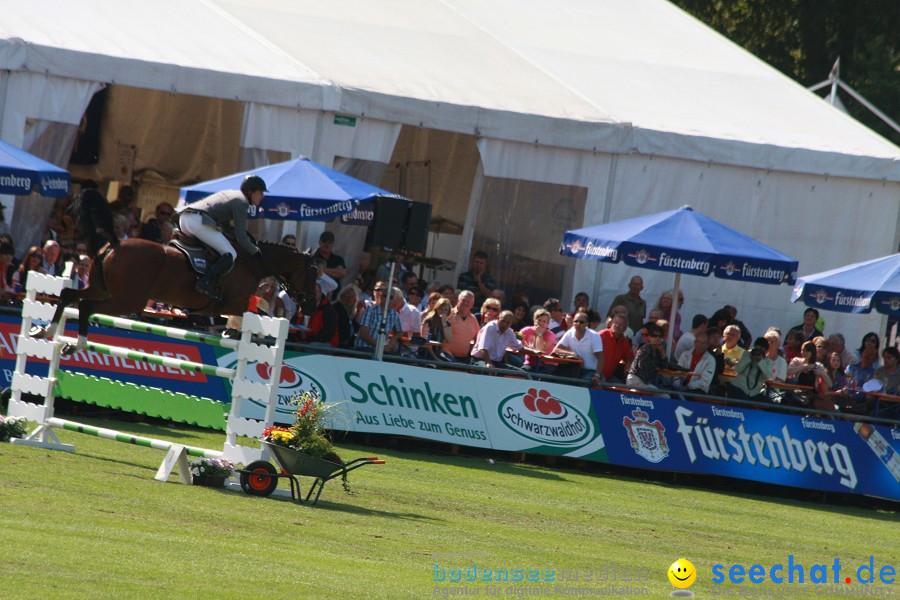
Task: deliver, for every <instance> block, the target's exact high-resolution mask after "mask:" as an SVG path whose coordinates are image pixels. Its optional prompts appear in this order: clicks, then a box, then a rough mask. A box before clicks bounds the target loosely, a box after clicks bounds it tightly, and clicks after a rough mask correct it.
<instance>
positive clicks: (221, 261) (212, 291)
mask: <svg viewBox="0 0 900 600" xmlns="http://www.w3.org/2000/svg"><path fill="white" fill-rule="evenodd" d="M233 262H234V259H233V258H231V255H230V254H223V255H222V256H220V257H219V258H217V259H216V262H214V263H213V264H211V265H210V266H209V269H207V270H206V273H204V274H203V277H201V278H200V279H198V280H197V283H196V284H195V285H194V289H195V290H197V291H198V292H200V293H201V294H206V295H207V296H209V297H210V298H212V299H213V300H221V299H222V297H221V295H220V294H218V293H217V292H216V283H217V282H218V280H219V277H221V276H222V274H223V273H225V272H226V271H227V270H228V269H230V268H231V264H232V263H233Z"/></svg>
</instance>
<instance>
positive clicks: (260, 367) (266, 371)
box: [256, 363, 272, 381]
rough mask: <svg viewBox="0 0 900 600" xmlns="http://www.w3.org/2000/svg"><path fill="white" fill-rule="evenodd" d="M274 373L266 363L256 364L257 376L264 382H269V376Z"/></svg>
mask: <svg viewBox="0 0 900 600" xmlns="http://www.w3.org/2000/svg"><path fill="white" fill-rule="evenodd" d="M271 373H272V367H270V366H269V365H267V364H266V363H256V374H257V375H259V376H260V377H261V378H262V379H263V380H265V381H268V380H269V375H270V374H271Z"/></svg>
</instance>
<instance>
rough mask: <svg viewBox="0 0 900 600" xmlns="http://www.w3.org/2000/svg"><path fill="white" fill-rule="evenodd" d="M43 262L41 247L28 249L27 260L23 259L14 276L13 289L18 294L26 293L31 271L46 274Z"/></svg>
mask: <svg viewBox="0 0 900 600" xmlns="http://www.w3.org/2000/svg"><path fill="white" fill-rule="evenodd" d="M43 261H44V253H43V251H41V248H40V246H32V247H31V248H29V249H28V252H26V253H25V258H23V259H22V263H21V264H20V265H19V268H18V269H17V270H16V272H15V273H13V276H12V287H13V289H14V290H15V291H16V292H24V291H25V286H26V285H28V273H30V272H31V271H37V272H38V273H43V272H44V262H43Z"/></svg>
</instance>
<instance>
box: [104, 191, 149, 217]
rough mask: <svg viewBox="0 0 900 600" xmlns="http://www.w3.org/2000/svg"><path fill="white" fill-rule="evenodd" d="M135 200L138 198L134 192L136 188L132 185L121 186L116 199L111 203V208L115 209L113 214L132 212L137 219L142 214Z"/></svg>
mask: <svg viewBox="0 0 900 600" xmlns="http://www.w3.org/2000/svg"><path fill="white" fill-rule="evenodd" d="M135 200H137V195H136V194H135V193H134V188H133V187H131V186H130V185H123V186H122V187H120V188H119V193H118V194H117V195H116V199H115V200H113V201H112V202H110V203H109V208H110V210H112V211H113V214H120V213H130V214H131V215H132V216H134V217H135V218H136V219H139V218H140V216H141V214H140V211H139V210H138V208H137V206H136V204H135Z"/></svg>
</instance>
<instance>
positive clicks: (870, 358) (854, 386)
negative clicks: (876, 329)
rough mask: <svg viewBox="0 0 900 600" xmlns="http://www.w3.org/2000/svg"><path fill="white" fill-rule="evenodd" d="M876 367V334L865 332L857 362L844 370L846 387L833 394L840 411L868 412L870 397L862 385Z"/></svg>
mask: <svg viewBox="0 0 900 600" xmlns="http://www.w3.org/2000/svg"><path fill="white" fill-rule="evenodd" d="M877 368H878V335H877V334H875V333H867V334H866V335H865V336H863V344H862V355H861V356H860V360H859V362H858V363H855V364H852V365H848V366H847V369H846V371H845V374H846V377H847V387H845V388H844V389H842V390H841V393H840V394H839V395H838V396H835V398H834V399H835V403H836V404H837V405H838V407H839V409H840V410H841V411H842V412H850V413H854V414H868V413H869V409H870V408H871V404H872V402H871V399H870V398H869V397H867V396H866V395H865V393H863V391H862V389H863V386H864V385H865V384H866V382H867V381H869V380H870V379H872V378H873V377H874V376H875V370H876V369H877Z"/></svg>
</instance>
